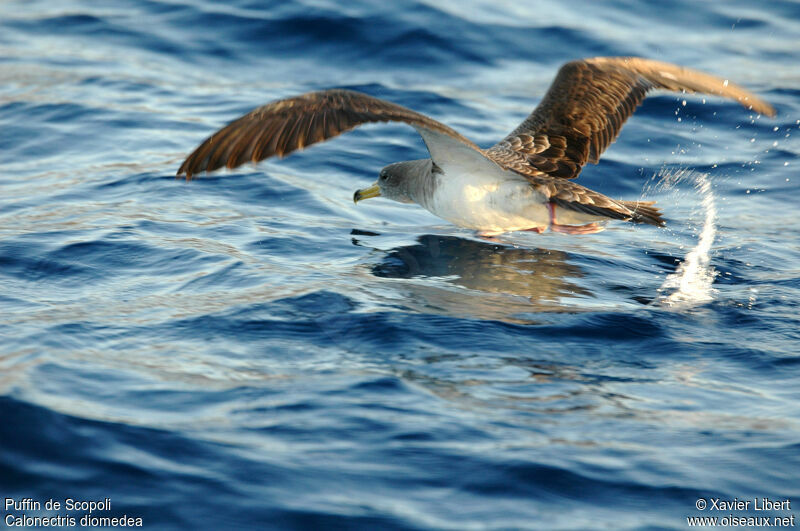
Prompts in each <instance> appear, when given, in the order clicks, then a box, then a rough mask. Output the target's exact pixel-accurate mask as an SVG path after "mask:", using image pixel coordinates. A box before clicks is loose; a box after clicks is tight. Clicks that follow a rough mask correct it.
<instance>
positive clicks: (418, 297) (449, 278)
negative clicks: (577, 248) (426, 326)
mask: <svg viewBox="0 0 800 531" xmlns="http://www.w3.org/2000/svg"><path fill="white" fill-rule="evenodd" d="M416 240H417V243H416V244H414V245H407V246H400V247H395V248H393V249H391V250H389V251H383V253H384V254H383V257H382V259H381V260H380V262H379V263H377V264H374V265H373V266H372V268H371V273H372V274H373V275H374V276H376V277H381V278H392V279H407V280H415V281H417V280H420V279H428V280H433V279H435V280H436V281H437V282H423V283H420V282H410V283H408V284H407V290H408V293H407V297H406V299H405V301H404V304H410V305H414V306H416V305H421V306H424V307H425V308H426V309H428V310H431V309H433V310H438V311H440V312H442V313H445V314H447V315H460V316H470V317H477V318H481V319H499V320H503V321H510V322H531V321H532V319H531V318H530V317H531V316H530V315H527V316H526V315H525V314H533V313H536V312H565V311H569V312H574V311H576V308H575V306H574V305H566V304H564V303H563V300H564V299H565V298H570V299H574V298H578V297H581V298H587V297H593V293H592V292H591V291H589V290H588V289H586V288H585V287H582V286H580V285H579V284H578V283H577V282H576V280H578V279H580V278H582V277H583V276H584V272H583V271H582V270H581V268H580V266H578V265H577V264H575V263H572V262H570V255H569V254H568V253H566V252H564V251H559V250H551V249H528V248H523V247H514V246H510V245H507V244H499V243H492V242H488V241H480V240H474V239H467V238H460V237H457V236H444V235H434V234H427V235H423V236H419V237H417V239H416ZM353 244H354V245H359V246H369V243H368V241H367V240H364V239H362V238H353Z"/></svg>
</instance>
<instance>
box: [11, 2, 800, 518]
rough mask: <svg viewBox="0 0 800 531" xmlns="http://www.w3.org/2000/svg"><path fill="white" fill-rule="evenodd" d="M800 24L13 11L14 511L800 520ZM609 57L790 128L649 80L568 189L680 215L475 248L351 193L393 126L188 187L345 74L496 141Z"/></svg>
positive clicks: (749, 10)
mask: <svg viewBox="0 0 800 531" xmlns="http://www.w3.org/2000/svg"><path fill="white" fill-rule="evenodd" d="M798 36H800V4H798V3H795V2H764V3H753V2H750V1H744V0H732V1H728V2H690V1H687V0H678V1H675V2H648V1H643V0H626V1H612V0H601V1H597V2H586V3H584V2H577V1H562V0H558V1H556V0H545V1H541V2H518V1H508V0H493V1H484V0H460V1H457V2H456V1H453V0H439V1H435V2H434V1H431V0H417V1H409V2H380V1H377V0H354V1H351V2H335V1H330V0H299V1H290V2H282V1H281V2H258V1H254V0H233V1H231V2H212V1H210V0H208V1H202V0H198V1H192V0H158V1H157V0H120V1H117V2H94V1H91V0H64V1H45V0H9V1H5V2H2V3H0V131H2V133H0V167H1V168H2V171H1V172H0V308H2V311H1V312H0V500H3V511H2V512H1V513H0V516H2V518H3V523H2V525H0V527H2V528H6V527H7V528H9V529H11V528H16V527H17V525H16V524H15V522H17V521H18V520H15V519H16V518H21V517H24V516H28V517H46V516H59V515H60V516H63V517H73V518H75V519H76V520H77V522H76V527H80V525H79V524H80V518H81V517H83V516H84V515H85V514H87V513H88V511H87V510H84V509H81V510H73V511H69V510H67V509H65V507H64V506H63V504H64V503H65V501H66V500H67V499H71V500H76V501H89V500H93V501H100V500H104V499H106V498H108V499H109V500H110V507H108V508H103V509H102V510H95V511H94V512H92V513H91V516H92V517H96V518H99V517H109V518H110V517H122V516H127V517H133V518H140V519H141V523H142V525H143V527H145V528H148V529H165V530H169V529H251V528H260V529H370V530H372V529H452V530H471V529H545V530H554V529H575V530H583V529H614V530H616V529H651V530H653V529H687V528H688V526H689V522H688V521H687V517H694V516H710V517H719V518H723V517H728V516H729V515H730V516H732V517H756V516H767V517H770V518H772V517H786V518H794V520H793V522H794V525H795V526H800V302H799V301H800V223H799V222H800V215H799V214H798V208H797V201H798V196H800V188H798V184H799V183H800V175H798V173H797V169H798V167H799V166H800V158H799V157H798V155H800V67H798V59H800V37H798ZM598 55H637V56H644V57H650V58H654V59H659V60H663V61H669V62H674V63H678V64H682V65H686V66H690V67H692V68H697V69H700V70H704V71H708V72H711V73H714V74H716V75H719V76H721V77H724V78H726V79H730V80H731V81H734V82H736V83H738V84H741V85H743V86H745V87H747V88H748V89H750V90H752V91H754V92H755V93H756V94H758V95H759V96H761V97H763V98H764V99H766V100H767V101H769V102H770V103H772V104H773V105H774V106H775V107H776V109H777V111H778V115H777V117H776V118H769V117H766V116H758V115H756V114H754V113H753V112H752V111H748V110H747V109H744V108H742V107H741V106H739V105H736V104H735V103H733V102H729V101H724V100H721V99H719V98H715V97H703V96H692V95H685V94H668V93H654V94H653V95H652V96H651V97H649V98H648V99H647V100H646V101H645V103H644V104H643V105H642V106H641V107H640V109H639V110H638V111H637V113H636V115H635V116H633V117H632V118H631V119H630V120H629V122H628V123H627V125H626V126H625V128H624V129H623V131H622V134H621V135H620V137H619V138H618V140H617V142H616V143H615V144H613V145H612V146H611V147H610V149H609V150H608V151H607V152H606V153H605V155H604V157H603V159H602V161H601V163H600V164H599V165H596V166H595V165H589V166H588V167H587V168H585V170H584V172H583V174H582V175H581V177H580V179H579V182H581V183H582V184H584V185H586V186H589V187H591V188H593V189H596V190H598V191H601V192H603V193H606V194H608V195H610V196H612V197H619V198H622V199H628V200H636V199H645V200H655V201H658V204H659V206H660V207H661V208H662V209H663V211H664V213H665V215H666V217H667V220H668V224H667V227H666V228H663V229H659V228H655V227H651V226H634V225H632V224H627V223H621V222H615V223H610V224H609V225H608V226H607V229H606V230H605V231H604V232H601V233H599V234H595V235H587V236H569V235H562V234H554V233H552V232H547V233H544V234H541V235H538V234H532V233H512V234H506V235H503V236H501V237H498V238H497V239H496V240H495V241H488V240H485V239H481V238H478V237H476V236H475V234H474V233H473V232H471V231H469V230H466V229H460V228H458V227H455V226H452V225H450V224H448V223H446V222H445V221H443V220H440V219H438V218H436V217H435V216H433V215H431V214H429V213H428V212H427V211H425V210H423V209H422V208H420V207H418V206H415V205H405V204H399V203H393V202H391V201H387V200H384V199H376V200H370V201H366V202H362V203H360V204H359V205H358V206H355V205H353V202H352V196H353V192H354V190H356V189H358V188H363V187H365V186H366V185H368V184H370V183H372V182H373V181H374V180H375V178H376V176H377V173H378V171H379V170H380V168H381V167H382V166H384V165H386V164H388V163H390V162H394V161H398V160H406V159H413V158H421V157H424V156H426V155H427V154H426V151H425V147H424V144H423V143H422V141H421V139H420V138H419V136H418V135H417V134H416V133H415V132H414V130H413V129H411V128H408V127H406V126H402V125H396V124H384V125H373V126H365V127H362V128H359V129H357V130H355V131H353V132H351V133H348V134H346V135H343V136H340V137H337V138H335V139H332V140H330V141H328V142H325V143H323V144H320V145H315V146H313V147H312V148H310V149H308V150H307V151H304V152H302V153H299V154H293V155H291V156H289V157H287V158H285V159H282V160H278V159H276V160H272V159H270V160H268V161H265V162H263V163H261V164H259V165H258V166H253V165H245V166H242V167H240V168H237V169H235V170H222V171H218V172H214V173H212V174H208V175H201V176H198V178H197V179H196V180H192V181H188V182H187V181H186V180H183V179H176V178H175V172H176V170H177V168H178V166H179V165H180V163H181V162H182V160H183V159H184V157H185V156H186V155H187V154H188V153H190V152H191V151H192V150H193V149H194V148H195V147H196V146H197V145H198V144H199V143H200V142H201V141H202V140H204V139H205V138H206V137H207V136H209V135H210V134H211V133H213V132H214V131H215V130H216V129H217V128H219V127H220V126H222V125H224V124H225V123H227V122H229V121H231V120H233V119H234V118H236V117H238V116H239V115H241V114H243V113H245V112H247V111H249V110H251V109H252V108H254V107H256V106H258V105H262V104H264V103H266V102H268V101H271V100H274V99H278V98H283V97H287V96H291V95H295V94H299V93H302V92H305V91H310V90H318V89H324V88H331V87H344V88H349V89H353V90H359V91H363V92H366V93H369V94H371V95H374V96H378V97H382V98H386V99H389V100H391V101H394V102H397V103H400V104H402V105H405V106H408V107H411V108H413V109H415V110H417V111H420V112H423V113H426V114H428V115H430V116H432V117H434V118H436V119H438V120H440V121H442V122H444V123H446V124H448V125H450V126H452V127H453V128H455V129H456V130H458V131H459V132H461V133H463V134H464V135H465V136H467V137H468V138H470V139H472V140H474V141H475V142H476V143H477V144H478V145H480V146H482V147H487V146H490V145H491V144H493V143H494V142H496V141H497V140H499V139H500V138H502V137H503V136H505V135H506V134H507V133H508V132H509V131H511V130H512V129H513V128H514V127H516V125H517V124H518V123H519V122H520V121H521V120H522V119H523V118H524V117H525V116H526V115H527V114H528V113H529V112H530V111H531V109H532V108H533V107H534V106H535V105H536V103H538V101H539V99H540V98H541V96H542V95H543V94H544V92H545V91H546V90H547V87H548V86H549V84H550V82H551V81H552V79H553V77H554V75H555V73H556V72H557V70H558V68H559V66H560V65H561V64H563V63H564V62H566V61H568V60H571V59H575V58H580V57H591V56H598ZM763 498H767V499H769V500H772V501H781V502H782V501H784V500H789V502H790V504H789V505H787V504H783V505H782V506H781V508H780V509H776V510H766V511H759V510H756V507H755V506H754V504H753V503H752V502H753V500H754V499H756V500H762V499H763ZM26 499H27V500H29V503H31V504H32V503H33V502H39V503H41V505H42V507H41V508H38V507H30V506H26V505H24V504H23V500H26ZM50 499H53V500H56V501H60V502H61V504H62V506H61V508H60V509H59V510H55V509H52V508H51V509H48V508H46V507H45V503H46V502H47V501H48V500H50ZM715 499H716V500H723V501H724V500H731V501H732V500H734V499H738V500H747V501H748V502H749V505H748V507H747V508H744V509H731V510H721V509H718V508H715V507H714V506H713V505H712V500H715ZM9 500H11V502H10V504H9ZM700 500H703V503H707V506H706V507H702V505H703V503H701V502H700ZM15 504H16V505H15ZM9 515H12V516H11V518H10V519H9ZM23 523H24V520H23ZM729 523H730V521H729ZM88 524H89V526H102V525H103V523H102V522H101V521H100V520H89V521H88ZM720 525H722V524H720ZM3 526H5V527H3Z"/></svg>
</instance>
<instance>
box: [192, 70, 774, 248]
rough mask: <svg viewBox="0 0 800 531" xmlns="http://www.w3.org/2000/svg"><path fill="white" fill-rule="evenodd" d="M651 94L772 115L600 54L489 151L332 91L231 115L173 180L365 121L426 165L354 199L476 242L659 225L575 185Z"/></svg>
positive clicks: (401, 112) (389, 177) (400, 172)
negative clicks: (413, 133) (414, 208)
mask: <svg viewBox="0 0 800 531" xmlns="http://www.w3.org/2000/svg"><path fill="white" fill-rule="evenodd" d="M651 89H666V90H670V91H675V92H688V93H702V94H711V95H716V96H722V97H726V98H730V99H733V100H736V101H738V102H739V103H740V104H741V105H743V106H744V107H746V108H748V109H752V110H753V111H754V112H756V113H759V114H766V115H768V116H774V115H775V110H774V109H773V108H772V106H771V105H769V104H768V103H766V102H765V101H763V100H761V99H759V98H758V97H757V96H755V95H754V94H751V93H750V92H748V91H747V90H745V89H743V88H741V87H739V86H737V85H734V84H733V83H730V82H729V81H728V80H725V79H721V78H718V77H715V76H712V75H709V74H705V73H703V72H699V71H697V70H691V69H689V68H684V67H681V66H677V65H673V64H669V63H664V62H660V61H653V60H649V59H642V58H638V57H595V58H592V59H581V60H576V61H571V62H569V63H566V64H565V65H563V66H562V67H561V69H560V70H559V72H558V74H557V75H556V78H555V80H554V81H553V83H552V85H551V86H550V89H549V90H548V91H547V93H546V94H545V96H544V98H543V99H542V101H541V102H540V103H539V105H538V106H537V107H536V108H535V109H534V110H533V112H532V113H531V114H530V115H529V116H528V117H527V118H526V119H525V120H524V121H523V122H522V123H521V124H520V125H519V126H518V127H517V128H516V129H514V130H513V131H512V132H511V133H510V134H509V135H508V136H506V137H505V138H504V139H503V140H501V141H500V142H498V143H497V144H495V145H494V146H492V147H490V148H488V149H481V148H480V147H478V146H477V145H475V144H474V143H473V142H472V141H470V140H469V139H467V138H465V137H464V136H462V135H461V134H459V133H457V132H456V131H454V130H453V129H451V128H450V127H448V126H446V125H444V124H442V123H441V122H438V121H436V120H434V119H433V118H430V117H428V116H425V115H423V114H420V113H418V112H415V111H412V110H411V109H408V108H406V107H403V106H401V105H398V104H396V103H392V102H390V101H386V100H382V99H379V98H375V97H372V96H368V95H366V94H362V93H360V92H355V91H350V90H340V89H334V90H323V91H319V92H310V93H307V94H303V95H300V96H295V97H292V98H287V99H283V100H278V101H274V102H272V103H268V104H266V105H264V106H262V107H259V108H257V109H255V110H253V111H251V112H249V113H248V114H245V115H244V116H242V117H240V118H238V119H237V120H234V121H233V122H231V123H230V124H228V125H226V126H225V127H223V128H222V129H220V130H219V131H217V132H216V133H214V134H213V135H211V136H210V137H209V138H208V139H206V140H205V141H204V142H203V143H202V144H200V146H199V147H198V148H197V149H195V150H194V152H193V153H192V154H191V155H189V157H188V158H187V159H186V160H185V161H184V162H183V164H181V167H180V169H178V175H182V174H186V178H187V179H190V178H191V177H192V176H193V175H194V174H197V173H199V172H202V171H212V170H216V169H217V168H220V167H222V166H223V165H224V166H227V167H228V168H235V167H237V166H239V165H241V164H243V163H245V162H248V161H252V162H258V161H260V160H263V159H266V158H268V157H271V156H273V155H278V156H279V157H283V156H285V155H287V154H289V153H291V152H292V151H295V150H298V149H302V148H304V147H306V146H309V145H311V144H313V143H315V142H320V141H322V140H326V139H328V138H331V137H334V136H336V135H339V134H341V133H343V132H345V131H348V130H350V129H353V128H354V127H357V126H359V125H361V124H365V123H374V122H403V123H406V124H408V125H410V126H412V127H413V128H414V129H416V130H417V132H418V133H419V134H420V136H421V137H422V139H423V141H424V142H425V145H426V146H427V148H428V152H429V154H430V158H426V159H420V160H409V161H404V162H395V163H394V164H389V165H388V166H386V167H385V168H383V169H382V170H381V172H380V176H379V178H378V180H377V181H376V182H375V183H374V184H373V185H372V186H369V187H367V188H364V189H361V190H357V191H356V192H355V194H354V196H353V200H354V201H355V202H356V203H357V202H358V201H361V200H363V199H368V198H371V197H377V196H383V197H386V198H388V199H393V200H395V201H400V202H403V203H418V204H419V205H421V206H422V207H424V208H426V209H427V210H429V211H430V212H432V213H433V214H435V215H437V216H439V217H440V218H443V219H445V220H447V221H449V222H451V223H453V224H455V225H458V226H460V227H466V228H469V229H473V230H476V231H478V234H480V235H482V236H494V235H497V234H502V233H504V232H510V231H518V230H526V231H534V232H543V231H545V230H547V229H548V228H549V229H550V230H552V231H554V232H562V233H568V234H591V233H594V232H598V231H600V230H603V225H602V224H600V223H599V222H602V221H607V220H615V219H616V220H622V221H631V222H633V223H647V224H650V225H656V226H662V225H664V219H663V218H662V216H661V212H660V211H659V209H657V208H656V207H654V206H653V205H654V204H655V202H653V201H620V200H616V199H611V198H610V197H607V196H605V195H603V194H601V193H599V192H595V191H593V190H590V189H588V188H586V187H584V186H581V185H579V184H576V183H575V182H573V181H572V180H571V179H573V178H575V177H577V176H578V175H579V174H580V172H581V169H582V168H583V166H584V165H585V164H586V163H587V162H591V163H593V164H597V162H598V161H599V158H600V155H601V154H602V153H603V151H605V149H606V148H607V147H608V146H609V145H610V144H611V143H612V142H614V140H616V138H617V135H618V134H619V131H620V129H621V128H622V125H623V123H624V122H625V120H627V118H628V117H629V116H630V115H631V114H633V111H634V110H635V109H636V107H637V106H638V105H639V104H640V103H641V102H642V100H643V99H644V97H645V95H646V94H647V92H648V91H650V90H651Z"/></svg>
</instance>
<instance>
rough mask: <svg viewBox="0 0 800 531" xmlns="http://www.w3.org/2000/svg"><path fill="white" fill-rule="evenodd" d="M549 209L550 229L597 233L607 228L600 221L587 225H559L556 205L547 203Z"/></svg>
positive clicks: (564, 231) (574, 232) (554, 230)
mask: <svg viewBox="0 0 800 531" xmlns="http://www.w3.org/2000/svg"><path fill="white" fill-rule="evenodd" d="M547 210H548V211H549V212H550V230H551V231H553V232H560V233H561V234H595V233H597V232H602V231H603V230H605V227H604V226H603V225H600V224H598V223H587V224H586V225H559V224H558V223H556V206H555V205H554V204H553V203H547Z"/></svg>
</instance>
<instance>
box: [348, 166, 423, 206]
mask: <svg viewBox="0 0 800 531" xmlns="http://www.w3.org/2000/svg"><path fill="white" fill-rule="evenodd" d="M430 171H431V159H421V160H407V161H404V162H395V163H394V164H389V165H388V166H386V167H384V168H383V169H382V170H381V173H380V175H378V180H377V181H375V182H374V183H373V184H372V186H369V187H367V188H362V189H361V190H356V193H355V194H353V201H354V202H355V203H358V202H359V201H361V200H364V199H369V198H371V197H385V198H387V199H392V200H394V201H399V202H401V203H414V202H415V201H414V198H413V193H412V190H413V189H414V187H415V186H417V184H416V183H418V182H419V177H420V176H422V175H425V174H428V173H430Z"/></svg>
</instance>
